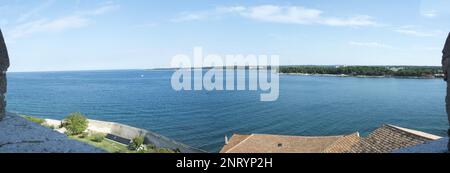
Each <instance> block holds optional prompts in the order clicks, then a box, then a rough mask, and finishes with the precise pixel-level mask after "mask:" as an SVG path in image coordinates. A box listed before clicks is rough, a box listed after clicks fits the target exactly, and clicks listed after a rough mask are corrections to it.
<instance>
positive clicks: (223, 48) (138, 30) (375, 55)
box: [0, 0, 450, 71]
mask: <svg viewBox="0 0 450 173" xmlns="http://www.w3.org/2000/svg"><path fill="white" fill-rule="evenodd" d="M448 7H450V0H396V1H392V0H339V1H329V0H253V1H251V0H249V1H242V0H228V1H217V0H189V1H188V0H164V1H163V0H152V1H148V0H105V1H103V0H64V1H62V0H34V1H29V0H0V28H1V29H2V32H3V34H4V36H5V39H6V42H7V45H8V50H9V54H10V59H11V67H10V71H72V70H106V69H149V68H164V67H169V66H170V62H171V60H172V58H173V57H174V56H175V55H177V54H187V55H192V52H193V48H194V47H196V46H200V47H203V50H204V52H205V54H208V53H212V54H219V55H227V54H243V55H247V54H256V55H259V54H269V55H272V54H273V55H279V56H280V63H281V64H283V65H440V62H441V57H442V49H443V45H444V42H445V40H446V37H447V35H448V33H449V31H450V22H448V21H450V10H448Z"/></svg>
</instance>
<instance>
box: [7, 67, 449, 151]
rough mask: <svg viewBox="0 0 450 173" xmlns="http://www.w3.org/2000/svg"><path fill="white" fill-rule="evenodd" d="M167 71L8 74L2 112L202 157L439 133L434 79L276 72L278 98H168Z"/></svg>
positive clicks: (442, 88) (438, 86)
mask: <svg viewBox="0 0 450 173" xmlns="http://www.w3.org/2000/svg"><path fill="white" fill-rule="evenodd" d="M173 74H174V70H104V71H71V72H11V73H8V74H7V76H8V94H7V103H8V106H7V110H8V111H9V112H13V113H17V114H23V115H30V116H36V117H40V118H50V119H63V118H64V117H65V116H67V115H68V114H70V113H72V112H81V113H83V114H84V115H86V116H87V117H88V118H89V119H96V120H103V121H112V122H118V123H123V124H127V125H130V126H134V127H138V128H142V129H146V130H149V131H153V132H156V133H159V134H161V135H164V136H166V137H169V138H171V139H173V140H176V141H178V142H181V143H185V144H187V145H190V146H192V147H195V148H200V149H203V150H206V151H208V152H218V151H219V150H220V149H221V147H222V146H223V145H224V138H225V136H228V137H231V135H233V134H255V133H256V134H277V135H299V136H330V135H344V134H351V133H354V132H360V133H361V135H362V136H365V135H368V134H369V133H370V132H371V131H373V130H374V129H376V128H378V127H380V126H381V125H383V124H392V125H397V126H401V127H405V128H411V129H416V130H421V131H424V132H428V133H432V134H435V135H440V136H444V135H446V131H447V128H448V123H447V116H446V112H445V92H446V83H445V82H444V81H442V79H405V78H357V77H333V76H301V75H283V74H281V75H280V79H279V86H280V88H279V98H278V100H276V101H273V102H262V101H261V100H260V96H261V93H263V91H249V90H245V91H207V90H201V91H176V90H174V89H173V88H172V85H171V78H172V75H173Z"/></svg>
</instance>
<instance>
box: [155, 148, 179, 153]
mask: <svg viewBox="0 0 450 173" xmlns="http://www.w3.org/2000/svg"><path fill="white" fill-rule="evenodd" d="M155 152H156V153H177V152H176V151H174V150H172V149H168V148H158V149H156V151H155Z"/></svg>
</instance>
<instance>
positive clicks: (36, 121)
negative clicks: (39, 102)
mask: <svg viewBox="0 0 450 173" xmlns="http://www.w3.org/2000/svg"><path fill="white" fill-rule="evenodd" d="M22 117H23V118H25V119H27V120H28V121H31V122H35V123H38V124H44V122H45V120H44V119H41V118H36V117H32V116H26V115H22Z"/></svg>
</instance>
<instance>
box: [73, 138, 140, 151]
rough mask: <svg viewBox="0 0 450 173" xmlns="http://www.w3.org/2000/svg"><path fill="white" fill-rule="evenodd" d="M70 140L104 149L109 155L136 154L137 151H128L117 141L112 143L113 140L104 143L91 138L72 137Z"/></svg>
mask: <svg viewBox="0 0 450 173" xmlns="http://www.w3.org/2000/svg"><path fill="white" fill-rule="evenodd" d="M70 138H72V139H75V140H77V141H80V142H84V143H87V144H89V145H92V146H95V147H97V148H100V149H103V150H105V151H106V152H109V153H135V151H132V150H130V149H128V146H126V145H123V144H120V143H117V142H115V141H112V140H109V139H106V138H105V139H103V141H101V142H94V141H92V140H91V138H89V137H88V138H81V137H79V136H70Z"/></svg>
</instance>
